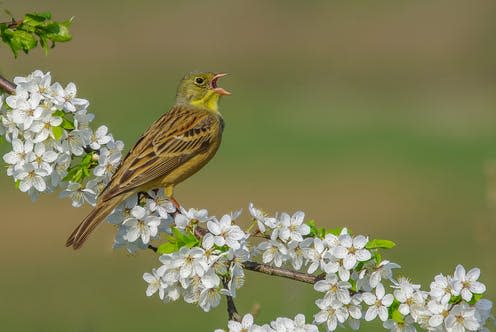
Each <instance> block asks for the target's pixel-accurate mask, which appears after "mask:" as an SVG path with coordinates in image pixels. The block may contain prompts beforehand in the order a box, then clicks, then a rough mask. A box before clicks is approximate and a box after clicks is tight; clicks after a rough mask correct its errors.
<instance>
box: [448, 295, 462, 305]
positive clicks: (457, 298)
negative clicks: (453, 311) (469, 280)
mask: <svg viewBox="0 0 496 332" xmlns="http://www.w3.org/2000/svg"><path fill="white" fill-rule="evenodd" d="M460 302H462V297H461V296H460V295H458V296H455V295H452V296H451V298H450V300H449V303H450V304H457V303H460Z"/></svg>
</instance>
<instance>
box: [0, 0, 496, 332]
mask: <svg viewBox="0 0 496 332" xmlns="http://www.w3.org/2000/svg"><path fill="white" fill-rule="evenodd" d="M3 7H5V8H9V9H10V10H11V11H12V13H13V14H14V15H15V16H18V17H20V16H21V15H22V14H24V13H25V12H28V11H35V10H36V11H51V12H52V13H53V14H54V18H55V19H59V20H63V19H66V18H68V17H70V16H75V21H74V24H73V28H72V32H73V35H74V39H73V41H71V42H70V43H68V44H59V45H57V47H56V48H55V49H54V50H53V51H51V52H50V54H49V55H48V56H45V55H44V54H43V52H42V51H41V50H37V51H35V52H33V54H31V55H29V56H24V55H21V56H20V57H19V59H17V60H14V59H13V56H12V55H11V54H10V50H8V49H6V48H5V47H2V48H0V72H1V73H2V74H3V75H5V76H6V77H10V78H12V77H14V76H15V75H26V74H28V73H29V72H31V71H33V70H34V69H37V68H39V69H42V70H44V71H50V72H51V73H52V76H53V78H54V79H55V80H57V81H60V82H62V83H64V84H65V83H68V82H70V81H74V82H75V83H76V84H77V85H78V89H79V96H81V97H83V98H87V99H89V100H90V102H91V106H90V110H91V111H92V112H94V113H95V114H96V120H95V125H100V124H106V125H108V126H109V127H110V128H111V131H112V132H113V133H114V135H115V137H117V138H120V139H123V140H124V141H125V143H126V146H127V147H129V146H130V145H132V143H133V142H134V141H135V139H136V138H137V137H138V136H139V135H140V134H141V133H142V132H143V130H144V129H145V128H146V127H147V126H148V125H149V124H150V123H151V122H152V121H153V120H154V119H156V118H157V117H158V116H159V115H160V114H161V113H163V112H164V111H166V110H167V109H168V107H169V106H170V105H171V104H172V103H173V100H174V94H175V88H176V84H177V82H178V81H179V79H180V78H181V77H182V75H183V74H184V73H186V72H188V71H192V70H212V71H225V72H229V73H231V75H230V76H229V77H228V78H226V79H223V81H222V86H224V87H225V88H227V89H228V90H230V91H232V92H233V95H232V96H231V97H229V98H224V100H222V105H221V108H222V112H223V114H224V118H225V121H226V124H227V126H226V130H225V132H224V141H223V143H222V146H221V149H220V150H219V152H218V153H217V156H216V157H215V158H214V159H213V160H212V161H211V162H210V163H209V165H208V166H207V167H206V168H205V169H204V170H202V171H201V172H200V173H198V174H197V175H195V176H194V177H192V178H191V179H189V180H188V181H187V182H186V183H184V184H183V185H181V186H179V187H178V189H177V191H176V195H177V198H178V200H179V201H180V202H182V204H184V205H185V206H188V207H198V208H199V207H206V208H208V209H209V211H210V212H211V213H212V214H217V215H219V214H221V213H224V212H228V211H231V210H234V209H238V208H240V207H243V208H245V210H246V207H247V204H248V202H249V201H253V202H254V203H255V204H256V205H258V206H260V207H263V208H265V209H266V210H269V211H271V212H275V211H288V212H294V211H296V210H298V209H301V210H304V211H305V212H306V214H307V216H308V218H313V219H315V220H317V221H318V222H319V223H320V224H322V225H325V226H329V227H336V226H348V227H350V228H351V229H352V230H353V231H354V232H355V233H358V234H368V235H370V236H372V237H378V238H386V239H393V240H395V241H396V242H397V244H398V246H397V248H395V249H394V250H392V251H390V252H388V253H386V254H385V255H384V256H385V258H388V259H390V260H393V261H395V262H398V263H400V264H401V265H402V266H403V269H402V271H401V274H403V275H406V276H409V277H411V278H412V279H413V280H414V281H416V282H419V283H421V284H422V285H423V286H424V287H426V288H428V285H429V283H430V280H431V279H432V278H433V276H434V275H435V274H438V273H441V272H442V273H452V271H453V270H454V268H455V265H456V264H457V263H462V264H464V265H465V266H466V267H467V268H471V267H474V266H477V267H480V268H481V270H482V278H481V279H482V281H483V282H485V283H486V284H487V286H488V292H487V295H488V297H489V298H490V299H492V300H493V301H494V300H495V295H496V266H495V264H494V256H493V253H494V251H495V249H496V245H495V242H494V236H495V228H496V227H495V223H494V221H495V218H496V215H495V209H494V208H495V207H496V175H495V174H496V144H495V142H496V131H495V128H496V94H495V93H494V91H495V88H496V63H495V58H496V42H495V41H494V36H495V34H496V3H495V2H494V1H453V0H445V1H422V0H419V1H397V0H395V1H356V2H351V1H270V2H269V1H262V0H258V1H227V0H225V1H195V2H194V1H181V2H179V1H174V2H172V1H129V0H121V1H117V0H112V1H94V0H90V1H35V0H30V1H12V0H10V1H4V3H3ZM5 20H7V17H4V18H3V19H2V21H5ZM3 149H4V150H5V146H3ZM0 184H1V188H2V190H1V192H0V195H1V199H2V204H1V208H2V214H1V221H2V223H1V225H2V230H1V231H0V266H1V268H0V324H1V325H0V326H1V327H0V330H2V331H136V330H142V331H148V330H152V329H161V330H167V331H212V330H213V329H214V328H218V327H224V326H225V321H226V316H227V315H226V311H225V305H224V304H222V305H221V306H220V307H218V308H217V309H215V310H214V311H213V312H212V313H208V314H207V313H203V312H202V311H201V310H200V309H198V308H196V307H193V306H191V305H186V304H184V303H182V302H178V303H174V304H166V305H164V304H161V303H160V301H159V300H158V298H153V299H148V298H146V297H145V294H144V291H145V288H146V284H145V283H144V281H143V280H142V279H141V276H142V274H143V272H145V271H150V270H151V269H152V268H153V267H155V266H157V265H158V261H157V259H156V257H155V256H154V255H152V254H151V253H140V254H138V255H136V256H130V255H127V254H126V253H125V252H123V251H113V250H112V249H111V246H112V239H113V233H114V231H113V229H112V227H111V226H109V225H104V226H103V227H101V228H100V229H99V230H98V232H96V233H95V234H94V236H92V238H91V239H90V241H88V243H87V244H86V246H85V247H84V248H83V250H80V251H72V250H70V249H67V248H65V247H64V245H63V244H64V241H65V239H66V236H67V235H68V234H69V233H70V231H71V230H72V229H73V227H75V226H76V225H77V224H78V223H79V222H80V220H81V219H82V218H83V217H84V216H85V214H86V213H87V212H88V209H87V208H85V209H73V208H72V207H71V206H70V202H69V201H67V200H64V201H61V200H59V199H58V198H57V197H55V196H56V195H51V196H49V197H48V196H47V197H42V198H41V199H40V200H39V201H38V202H36V203H32V202H31V201H30V200H29V198H28V197H27V196H26V195H24V194H22V193H20V192H18V191H16V190H15V188H14V185H13V184H12V183H11V180H10V179H8V178H7V177H6V176H2V177H1V180H0ZM247 277H248V278H247V281H246V285H245V287H244V288H242V289H241V291H240V292H239V297H238V299H237V303H238V309H239V310H240V311H241V312H243V313H245V312H248V311H250V310H251V309H252V306H253V305H254V304H256V303H258V304H260V305H261V310H260V312H259V315H258V317H257V320H258V321H259V322H268V321H270V320H272V319H273V318H275V317H276V316H282V315H287V316H289V317H294V315H295V314H296V313H298V312H303V313H305V314H306V315H307V317H308V318H307V319H310V317H311V315H312V314H314V313H315V312H316V311H317V307H316V306H315V305H314V303H313V301H314V300H315V299H316V298H317V297H318V296H319V295H318V294H317V293H315V292H314V291H313V290H312V288H311V286H309V285H305V284H297V283H295V282H291V281H286V280H279V279H275V278H270V277H266V276H263V275H256V274H254V273H248V276H247ZM364 326H365V329H364V330H367V331H375V330H376V329H377V326H378V324H365V325H364ZM377 330H382V328H380V329H377Z"/></svg>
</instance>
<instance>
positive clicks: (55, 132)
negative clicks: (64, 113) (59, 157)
mask: <svg viewBox="0 0 496 332" xmlns="http://www.w3.org/2000/svg"><path fill="white" fill-rule="evenodd" d="M52 132H53V136H55V139H56V140H59V139H60V138H61V137H62V135H63V134H64V129H63V128H62V127H60V126H59V127H52Z"/></svg>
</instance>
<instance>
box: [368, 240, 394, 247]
mask: <svg viewBox="0 0 496 332" xmlns="http://www.w3.org/2000/svg"><path fill="white" fill-rule="evenodd" d="M395 246H396V243H394V242H393V241H390V240H380V239H373V240H370V241H369V243H367V245H366V246H365V248H367V249H377V248H382V249H391V248H394V247H395Z"/></svg>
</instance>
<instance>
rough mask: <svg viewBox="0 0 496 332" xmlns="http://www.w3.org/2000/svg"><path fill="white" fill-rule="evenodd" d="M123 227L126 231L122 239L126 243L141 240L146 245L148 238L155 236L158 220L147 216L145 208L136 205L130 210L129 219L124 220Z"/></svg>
mask: <svg viewBox="0 0 496 332" xmlns="http://www.w3.org/2000/svg"><path fill="white" fill-rule="evenodd" d="M123 225H124V226H125V227H126V230H127V232H126V235H125V237H124V238H125V239H126V240H127V241H129V242H134V241H136V240H137V239H138V238H141V240H142V241H143V243H145V244H147V243H149V242H150V238H152V237H155V236H156V235H157V233H158V226H159V225H160V218H159V217H157V216H153V215H149V214H148V212H147V210H146V209H145V208H143V207H141V206H139V205H138V206H135V207H134V208H133V209H132V210H131V217H130V218H128V219H126V220H124V223H123Z"/></svg>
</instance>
